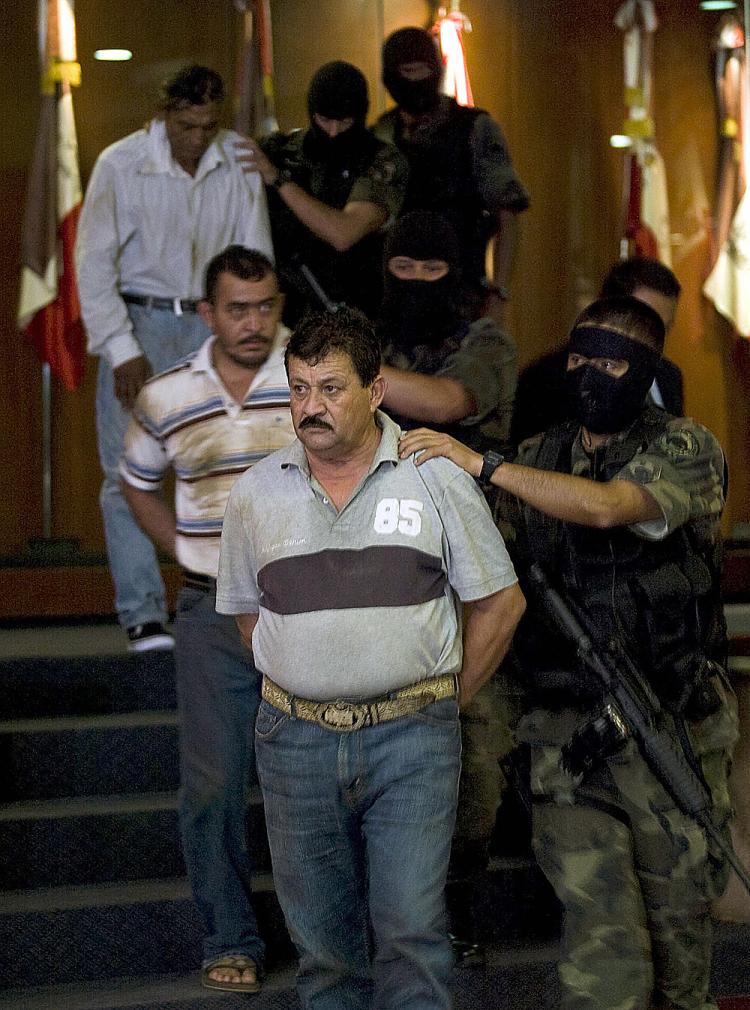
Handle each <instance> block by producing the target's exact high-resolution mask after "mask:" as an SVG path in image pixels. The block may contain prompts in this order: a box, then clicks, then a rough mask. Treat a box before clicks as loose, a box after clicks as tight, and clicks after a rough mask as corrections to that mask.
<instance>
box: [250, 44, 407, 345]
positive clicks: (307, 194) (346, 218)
mask: <svg viewBox="0 0 750 1010" xmlns="http://www.w3.org/2000/svg"><path fill="white" fill-rule="evenodd" d="M368 104H369V103H368V97H367V82H366V81H365V78H364V77H363V75H362V74H361V73H360V71H359V70H358V69H357V68H356V67H354V66H352V64H351V63H344V62H343V61H341V60H336V61H334V62H332V63H326V64H325V66H322V67H321V68H320V69H319V70H318V71H317V73H316V74H315V75H314V77H313V79H312V81H311V83H310V90H309V91H308V95H307V108H308V113H309V116H310V126H309V129H307V130H293V131H292V132H291V133H288V134H284V133H275V134H273V135H272V136H271V137H268V138H267V139H266V140H264V141H263V143H262V147H261V145H260V144H259V143H257V142H256V141H248V142H247V144H246V145H245V153H244V163H245V169H246V171H251V172H252V171H257V172H259V173H260V175H261V176H262V178H263V181H264V182H265V184H266V188H267V191H268V205H269V212H270V215H271V228H272V233H273V244H274V250H275V252H276V259H277V270H278V274H279V281H280V283H281V285H282V287H283V289H284V291H285V292H286V295H287V300H286V308H285V312H284V321H285V322H286V323H287V324H288V325H290V326H294V325H295V324H296V322H297V321H298V320H299V318H300V317H301V316H302V315H303V314H304V312H305V311H306V310H307V309H308V308H314V309H318V310H319V309H324V308H325V309H330V308H332V307H334V304H335V303H337V302H346V304H347V305H350V306H354V307H356V308H360V309H362V311H363V312H365V313H367V315H369V316H371V317H372V316H373V315H374V313H375V311H376V310H377V307H378V305H379V304H380V296H381V280H380V278H381V274H380V260H381V256H382V252H383V246H382V240H381V232H382V229H383V228H384V226H385V225H386V224H387V223H388V222H389V220H391V219H392V218H393V217H395V215H396V214H397V213H398V212H399V210H400V208H401V203H402V201H403V197H404V191H405V187H406V176H407V171H408V168H407V165H406V162H405V160H404V158H403V157H402V155H400V154H399V152H398V151H397V150H396V149H395V148H394V147H392V146H391V145H389V144H386V143H383V142H382V141H379V140H376V138H375V137H373V135H372V134H371V133H369V132H368V131H367V130H366V129H365V117H366V116H367V108H368Z"/></svg>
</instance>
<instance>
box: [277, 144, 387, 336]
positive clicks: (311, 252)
mask: <svg viewBox="0 0 750 1010" xmlns="http://www.w3.org/2000/svg"><path fill="white" fill-rule="evenodd" d="M305 136H306V135H305V132H304V131H302V130H293V131H292V132H291V133H289V134H287V135H286V136H285V135H283V134H278V135H275V136H273V137H270V138H269V139H268V140H267V141H265V142H264V144H263V149H264V151H265V152H266V154H267V155H268V157H269V158H270V159H271V160H272V161H273V163H274V164H275V165H276V166H277V168H279V169H283V170H286V171H288V172H289V173H290V176H291V179H292V181H293V182H295V183H297V185H299V186H301V187H302V189H304V190H305V192H307V193H310V194H311V195H312V196H314V197H315V198H316V199H318V200H320V201H321V202H322V203H325V204H327V205H328V206H329V207H334V208H335V209H336V210H341V209H342V208H343V207H344V206H345V205H346V203H347V201H348V199H349V194H350V193H351V190H352V186H353V185H354V183H355V181H356V180H357V179H358V178H359V176H361V175H363V174H364V173H365V172H366V171H367V170H368V168H369V167H370V165H371V164H372V161H373V159H374V157H375V155H376V154H377V152H378V151H379V150H380V149H381V148H382V147H383V146H384V145H383V144H382V142H381V141H379V140H377V138H375V137H374V136H373V135H372V134H371V133H369V131H366V130H363V131H362V132H361V137H360V143H359V144H358V145H357V147H356V149H355V150H354V151H352V152H351V153H350V154H349V156H348V157H347V158H346V160H341V161H337V162H335V163H330V164H328V163H326V162H324V161H320V160H317V159H315V158H311V157H308V156H307V153H306V145H305ZM267 194H268V210H269V216H270V218H271V232H272V237H273V246H274V251H275V254H276V261H277V268H278V271H279V279H280V284H281V289H282V291H284V292H285V293H286V296H287V306H286V308H285V312H284V321H285V322H286V323H287V324H288V325H294V324H295V323H296V322H297V321H298V319H299V318H300V316H301V315H302V314H303V313H304V311H305V310H306V309H307V308H313V309H321V308H322V307H323V306H322V305H321V304H320V302H319V301H318V300H317V299H316V297H315V295H314V293H313V291H312V289H311V288H310V285H309V284H308V282H307V281H306V279H305V277H304V274H303V272H302V270H301V267H302V265H305V266H306V267H307V268H308V269H309V270H310V271H312V273H313V274H314V276H315V279H316V280H317V282H318V283H319V284H320V285H321V287H322V288H323V290H324V292H325V294H326V296H327V297H328V299H330V301H333V302H346V304H347V305H352V306H355V307H356V308H361V309H362V310H363V311H364V312H366V313H367V314H368V315H369V316H371V317H372V316H373V315H374V314H375V312H376V311H377V308H378V307H379V305H380V301H381V298H382V255H383V245H382V239H381V237H380V236H379V235H378V234H370V235H366V236H365V237H364V238H363V239H361V240H360V241H359V242H357V243H356V245H354V246H353V247H352V248H351V249H348V250H347V251H346V252H337V251H336V250H335V249H334V248H333V246H331V245H329V244H328V243H327V242H324V241H323V240H322V239H319V238H318V237H317V236H316V235H314V234H313V233H312V232H311V231H310V230H309V229H308V228H306V227H305V225H304V224H302V222H301V221H300V220H299V219H298V218H297V217H296V216H295V215H294V214H293V213H292V212H291V211H290V210H289V208H288V207H287V206H286V204H285V203H284V201H283V199H282V198H281V196H280V194H279V193H277V192H276V190H274V189H273V188H271V187H269V188H268V189H267Z"/></svg>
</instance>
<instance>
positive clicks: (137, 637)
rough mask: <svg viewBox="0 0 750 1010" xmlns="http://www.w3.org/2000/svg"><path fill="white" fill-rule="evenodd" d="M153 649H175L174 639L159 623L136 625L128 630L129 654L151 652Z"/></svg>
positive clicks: (150, 622) (151, 622)
mask: <svg viewBox="0 0 750 1010" xmlns="http://www.w3.org/2000/svg"><path fill="white" fill-rule="evenodd" d="M151 649H174V639H173V638H172V636H171V635H169V634H167V632H166V631H165V630H164V625H163V624H159V622H158V621H149V623H148V624H136V625H135V627H133V628H128V652H149V651H150V650H151Z"/></svg>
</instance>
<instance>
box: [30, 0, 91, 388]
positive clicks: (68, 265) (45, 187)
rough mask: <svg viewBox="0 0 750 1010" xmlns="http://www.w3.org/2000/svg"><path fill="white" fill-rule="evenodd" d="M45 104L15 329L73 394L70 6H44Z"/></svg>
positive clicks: (78, 325) (77, 184)
mask: <svg viewBox="0 0 750 1010" xmlns="http://www.w3.org/2000/svg"><path fill="white" fill-rule="evenodd" d="M39 42H40V54H41V66H42V96H41V108H40V115H39V129H38V132H37V139H36V147H35V150H34V160H33V163H32V167H31V174H30V177H29V185H28V191H27V195H26V213H25V216H24V223H23V236H22V243H21V293H20V299H19V307H18V328H19V330H21V331H22V332H24V333H25V334H26V335H27V337H28V338H29V340H30V341H31V342H32V344H33V345H34V347H35V348H36V351H37V354H38V355H39V357H40V358H41V360H42V361H43V362H45V363H47V364H49V366H50V369H51V371H52V372H53V374H54V375H56V376H57V377H58V378H59V379H60V380H61V382H62V383H63V384H64V385H65V387H66V389H69V390H71V391H72V390H74V389H76V388H77V387H78V385H79V384H80V382H81V379H82V377H83V363H84V354H85V340H84V332H83V324H82V322H81V309H80V305H79V302H78V289H77V287H76V278H75V267H74V264H73V248H74V245H75V237H76V225H77V222H78V215H79V213H80V209H81V177H80V172H79V169H78V143H77V140H76V129H75V120H74V118H73V95H72V91H71V86H72V85H77V84H79V83H80V75H81V70H80V66H79V64H78V63H77V62H76V42H75V20H74V17H73V3H72V0H40V3H39Z"/></svg>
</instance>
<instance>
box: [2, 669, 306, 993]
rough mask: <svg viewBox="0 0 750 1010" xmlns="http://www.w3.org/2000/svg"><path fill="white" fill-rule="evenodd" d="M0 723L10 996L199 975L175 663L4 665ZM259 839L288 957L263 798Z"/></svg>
mask: <svg viewBox="0 0 750 1010" xmlns="http://www.w3.org/2000/svg"><path fill="white" fill-rule="evenodd" d="M0 712H2V714H3V721H2V722H0V768H2V774H1V775H0V853H1V854H2V855H1V856H0V990H1V989H3V988H4V989H5V990H18V989H22V988H23V987H25V986H40V985H42V986H44V985H58V986H59V985H65V984H72V983H83V982H93V981H96V980H99V981H103V980H111V979H117V978H118V977H121V976H128V977H132V976H149V975H154V974H161V973H167V972H188V971H194V970H195V968H196V966H197V965H198V964H199V963H200V957H201V951H200V931H199V927H198V922H197V918H196V916H195V913H194V911H193V907H192V903H191V901H190V896H189V892H188V886H187V882H186V880H185V877H184V866H183V863H182V857H181V855H180V849H179V837H178V826H177V793H176V790H177V783H178V765H177V714H176V711H175V690H174V665H173V658H172V655H171V653H169V652H152V653H145V654H141V655H134V656H116V657H103V658H76V659H61V660H53V659H40V660H27V659H25V660H13V661H5V662H3V663H2V664H0ZM248 827H249V832H248V834H249V838H250V839H251V850H252V852H253V856H254V857H255V860H256V865H258V867H259V869H260V870H261V872H260V873H259V876H258V879H257V882H256V884H257V889H258V905H259V916H260V918H261V919H262V921H263V923H264V928H265V931H266V933H267V934H268V935H269V936H270V938H271V940H272V943H273V945H274V947H275V949H276V950H277V951H278V953H279V956H280V957H287V958H288V957H289V955H290V945H289V941H288V938H287V937H286V934H285V931H284V927H283V924H282V921H281V916H280V912H279V911H278V907H277V905H276V902H275V897H274V895H273V886H272V882H271V878H270V874H269V872H268V870H269V866H270V861H269V856H268V851H267V845H266V841H265V828H264V825H263V814H262V806H261V800H260V794H259V792H258V790H257V789H256V790H254V792H253V795H252V798H251V805H250V809H249V814H248ZM0 994H1V993H0ZM21 1005H23V1004H22V1003H20V1004H19V1006H21Z"/></svg>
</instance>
